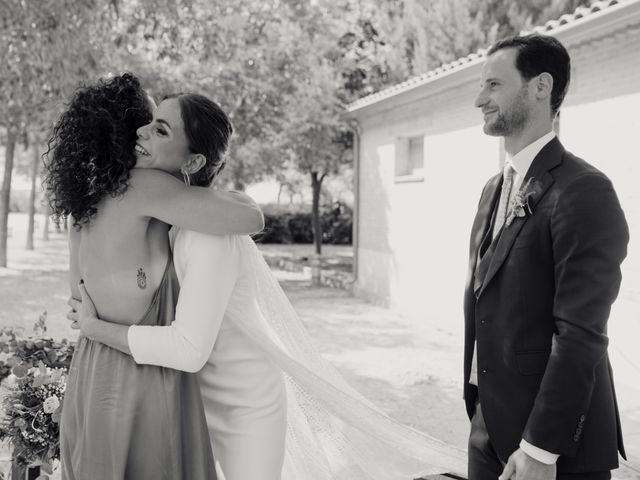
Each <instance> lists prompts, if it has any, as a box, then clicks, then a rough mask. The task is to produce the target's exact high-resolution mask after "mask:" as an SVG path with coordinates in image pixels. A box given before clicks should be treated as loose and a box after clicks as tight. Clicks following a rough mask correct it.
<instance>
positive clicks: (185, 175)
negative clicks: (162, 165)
mask: <svg viewBox="0 0 640 480" xmlns="http://www.w3.org/2000/svg"><path fill="white" fill-rule="evenodd" d="M180 172H182V180H184V183H185V185H186V186H187V187H188V186H190V185H191V177H190V176H189V174H188V173H187V172H186V170H185V169H184V168H182V169H180Z"/></svg>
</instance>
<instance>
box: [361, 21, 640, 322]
mask: <svg viewBox="0 0 640 480" xmlns="http://www.w3.org/2000/svg"><path fill="white" fill-rule="evenodd" d="M638 45H640V29H638V28H634V29H632V30H629V29H627V30H625V31H624V32H622V33H618V34H616V35H614V36H612V37H610V38H609V37H607V38H600V39H598V40H594V41H592V42H590V43H588V44H584V45H580V46H579V47H575V48H570V49H569V50H570V53H571V55H572V61H573V81H572V85H571V88H570V90H569V94H568V96H567V99H566V101H565V106H564V107H563V110H562V117H561V124H560V138H561V140H562V142H563V143H564V145H565V147H566V148H567V149H569V150H570V151H572V152H574V153H575V154H577V155H579V156H582V157H583V158H585V159H586V160H587V161H589V162H591V163H593V164H594V165H596V166H597V167H598V168H600V169H601V170H603V171H604V172H605V173H607V175H609V177H610V178H611V179H612V180H613V182H614V184H615V186H616V188H617V191H618V194H619V197H620V200H621V202H622V205H623V208H624V210H625V212H626V215H627V218H628V221H629V224H630V228H631V235H632V242H631V245H630V249H629V257H628V259H627V261H626V262H625V264H624V267H623V268H624V274H625V280H624V283H623V287H622V292H621V303H624V302H625V301H627V300H629V301H633V300H634V299H636V300H638V298H639V297H640V252H638V250H640V155H639V153H638V150H639V149H640V120H639V118H640V48H638ZM474 70H475V72H477V75H476V76H475V77H474V78H470V79H469V81H466V82H465V83H464V84H462V85H458V86H455V87H453V88H452V89H450V90H446V91H444V92H441V93H438V94H437V96H435V97H432V98H417V97H416V96H415V95H413V98H412V100H411V101H410V102H409V103H405V104H399V105H398V104H396V105H393V106H392V107H389V108H388V109H387V110H385V111H380V110H378V111H376V112H374V113H371V114H370V115H365V116H363V117H364V118H361V119H360V125H361V129H362V137H361V140H362V142H361V158H360V162H361V163H360V178H359V181H360V200H359V205H360V216H359V248H358V251H357V253H356V254H357V260H358V279H357V283H356V292H357V293H358V294H359V295H361V296H363V297H366V298H369V299H373V300H377V301H380V302H382V303H386V304H390V305H393V306H396V307H399V308H402V309H406V310H408V311H411V312H418V313H420V314H421V315H423V316H424V317H425V318H429V319H431V320H433V321H437V322H441V324H442V326H443V328H452V329H456V330H457V329H459V328H461V324H462V321H461V315H462V312H461V304H462V291H463V287H464V282H465V278H466V265H467V260H468V240H469V231H470V228H471V223H472V220H473V216H474V214H475V211H476V207H477V202H478V199H479V195H480V192H481V190H482V187H483V185H484V183H485V181H486V180H487V179H488V178H489V177H490V176H491V175H493V174H494V173H495V172H497V171H498V169H499V157H500V144H499V141H498V140H497V139H496V138H491V137H487V136H485V135H484V134H483V133H482V128H481V116H480V113H479V111H478V110H477V109H476V108H475V107H474V106H473V102H474V99H475V95H476V94H477V91H478V82H479V72H480V70H479V68H475V69H474ZM474 75H475V74H474ZM393 103H397V102H394V101H392V102H389V104H390V105H392V104H393ZM416 135H424V136H425V140H424V149H425V165H424V167H425V178H424V181H423V182H417V183H394V143H395V141H396V139H397V138H398V137H406V136H416ZM625 299H627V300H625Z"/></svg>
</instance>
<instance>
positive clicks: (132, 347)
mask: <svg viewBox="0 0 640 480" xmlns="http://www.w3.org/2000/svg"><path fill="white" fill-rule="evenodd" d="M182 234H183V238H182V239H179V240H178V242H177V243H176V246H175V252H174V256H175V257H176V261H180V260H181V259H182V261H183V262H184V276H183V278H182V280H181V287H180V296H179V298H178V305H177V307H176V317H175V320H174V321H173V322H172V323H171V325H169V326H162V327H161V326H142V325H134V326H131V327H129V326H126V325H118V324H114V323H110V322H105V321H102V320H99V319H97V316H96V314H95V309H92V305H87V306H86V307H85V303H87V302H88V303H90V299H89V298H88V296H87V295H86V294H84V293H83V304H82V306H81V307H79V308H78V309H79V311H80V315H79V323H80V328H81V330H82V332H83V333H84V334H85V335H86V336H87V337H88V338H90V339H92V340H95V341H98V342H101V343H104V344H106V345H109V346H110V347H112V348H116V349H118V350H120V351H122V352H124V353H127V354H129V355H132V356H133V358H134V359H135V361H136V363H139V364H148V365H159V366H162V367H168V368H173V369H176V370H183V371H187V372H197V371H198V370H200V369H201V368H202V367H203V366H204V364H205V363H206V362H207V360H208V359H209V356H210V355H211V350H212V349H213V345H214V343H215V341H216V337H217V335H218V331H219V329H220V325H221V323H222V319H223V317H224V313H225V311H226V309H227V305H228V303H229V299H230V298H231V294H232V292H233V288H234V286H235V283H236V279H237V278H238V270H239V263H240V256H239V252H238V246H237V238H236V237H231V236H226V237H222V236H211V235H203V234H200V233H197V232H182ZM178 257H180V258H178Z"/></svg>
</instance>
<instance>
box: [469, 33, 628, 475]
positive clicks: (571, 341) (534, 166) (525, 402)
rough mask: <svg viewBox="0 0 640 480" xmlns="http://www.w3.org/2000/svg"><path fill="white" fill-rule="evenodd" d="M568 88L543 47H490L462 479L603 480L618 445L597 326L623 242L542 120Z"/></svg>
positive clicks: (595, 176)
mask: <svg viewBox="0 0 640 480" xmlns="http://www.w3.org/2000/svg"><path fill="white" fill-rule="evenodd" d="M569 78H570V58H569V54H568V53H567V51H566V50H565V48H564V47H563V46H562V44H561V43H560V42H558V41H557V40H556V39H554V38H553V37H549V36H542V35H528V36H520V37H512V38H509V39H506V40H503V41H500V42H498V43H496V44H495V45H493V46H492V47H491V48H490V49H489V51H488V54H487V61H486V63H485V65H484V67H483V70H482V80H481V91H480V93H479V95H478V98H477V100H476V106H477V107H478V108H480V109H481V110H482V113H483V114H484V127H483V129H484V132H485V133H486V134H488V135H494V136H501V137H504V148H505V151H506V154H507V155H506V156H507V158H506V161H505V168H504V171H503V172H502V173H500V174H498V175H496V176H495V177H493V178H492V179H490V180H489V182H488V183H487V184H486V186H485V188H484V191H483V193H482V197H481V199H480V203H479V208H478V213H477V215H476V219H475V222H474V224H473V228H472V233H471V248H470V258H469V278H468V281H467V285H466V291H465V301H464V313H465V358H464V393H465V402H466V407H467V412H468V414H469V418H470V419H471V433H470V436H469V479H470V480H485V479H487V480H488V479H491V480H495V479H496V478H498V476H500V479H501V480H505V479H508V478H515V479H527V480H529V479H545V480H546V479H556V478H557V479H563V480H564V479H592V480H600V479H608V478H611V473H610V471H611V470H612V469H614V468H617V466H618V451H619V452H620V453H621V454H622V455H623V456H624V446H623V443H622V435H621V430H620V421H619V417H618V407H617V404H616V398H615V391H614V386H613V378H612V373H611V367H610V364H609V360H608V357H607V344H608V339H607V321H608V318H609V312H610V309H611V304H612V303H613V302H614V300H615V298H616V296H617V294H618V290H619V287H620V281H621V273H620V264H621V263H622V261H623V259H624V258H625V256H626V252H627V243H628V240H629V233H628V228H627V224H626V221H625V218H624V214H623V212H622V209H621V207H620V204H619V202H618V198H617V196H616V193H615V191H614V189H613V186H612V184H611V182H610V181H609V179H608V178H607V177H606V176H605V175H604V174H603V173H601V172H600V171H598V170H597V169H596V168H594V167H593V166H591V165H589V164H588V163H587V162H585V161H584V160H582V159H580V158H577V157H575V156H574V155H572V154H571V153H569V152H567V151H566V150H565V149H564V147H563V146H562V144H561V143H560V141H559V140H558V139H557V138H556V136H555V134H554V132H553V121H554V118H555V117H556V115H557V113H558V110H559V108H560V105H561V104H562V101H563V99H564V96H565V93H566V91H567V87H568V84H569Z"/></svg>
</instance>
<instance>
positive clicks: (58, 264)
mask: <svg viewBox="0 0 640 480" xmlns="http://www.w3.org/2000/svg"><path fill="white" fill-rule="evenodd" d="M13 220H14V223H15V224H16V225H17V224H18V223H20V220H21V219H20V218H14V219H13ZM20 230H21V229H20V228H17V227H16V228H15V229H14V232H18V233H14V236H13V238H12V239H11V243H10V248H11V249H10V254H9V255H10V258H9V260H10V263H9V268H8V269H2V268H0V305H1V306H2V307H1V309H0V325H23V326H25V328H28V329H30V328H31V325H32V323H33V322H34V321H35V320H36V319H37V318H38V315H39V314H40V313H41V312H42V311H43V310H45V309H46V310H47V311H48V317H49V320H48V324H49V328H50V333H51V335H52V336H53V337H56V338H62V337H67V338H69V337H72V336H73V335H72V334H71V333H70V331H69V330H68V329H67V321H66V320H65V318H64V316H65V312H66V306H65V304H64V303H65V301H66V298H67V295H68V293H67V292H68V288H67V284H66V265H67V257H66V243H65V239H64V235H63V234H54V235H52V239H51V240H50V241H49V242H48V243H46V244H45V243H43V242H38V243H37V245H36V248H37V250H36V251H35V252H27V251H25V250H24V249H23V242H24V240H23V238H21V234H20V233H19V231H20ZM269 248H272V249H273V248H276V247H269ZM277 275H278V278H279V279H280V281H281V282H282V284H283V286H284V288H285V290H286V291H287V293H288V295H289V297H290V298H291V301H292V302H293V304H294V306H295V308H296V310H297V311H298V313H299V314H300V316H301V318H302V320H303V322H304V323H305V325H306V326H307V328H308V329H309V331H310V332H311V334H312V336H313V338H314V339H315V340H316V341H317V344H318V346H319V348H320V350H321V351H322V353H323V354H324V355H325V356H326V357H327V358H328V359H329V360H330V361H332V362H333V363H334V364H335V365H336V366H337V367H338V368H339V369H340V370H341V371H342V373H343V374H344V375H345V377H346V378H347V379H348V380H349V381H350V382H351V383H352V384H353V385H354V386H355V387H356V388H357V389H358V390H360V391H361V392H362V393H363V394H364V395H366V396H367V397H369V398H370V399H371V400H372V401H373V402H374V403H376V404H377V405H379V406H380V407H381V408H382V409H383V410H385V411H386V412H387V413H388V414H389V415H391V416H392V417H394V418H396V419H397V420H399V421H401V422H403V423H406V424H408V425H411V426H413V427H415V428H418V429H420V430H423V431H425V432H428V433H430V434H431V435H433V436H436V437H439V438H441V439H444V440H446V441H448V442H450V443H452V444H454V445H457V446H459V447H465V445H466V436H467V433H468V420H467V419H466V416H465V413H464V406H463V402H462V399H461V388H460V375H461V371H462V363H461V351H462V339H461V338H459V336H456V335H455V334H453V333H451V332H447V331H443V330H441V329H439V328H438V327H437V326H434V325H429V324H427V323H426V322H424V321H421V319H416V318H411V317H408V316H405V315H402V314H400V313H398V312H395V311H390V310H387V309H384V308H381V307H377V306H373V305H370V304H367V303H365V302H363V301H362V300H359V299H356V298H353V297H352V296H351V295H350V294H349V293H348V292H345V291H342V290H336V289H330V288H318V287H312V286H311V283H310V280H309V278H307V277H306V276H305V275H304V274H301V273H289V272H277ZM614 360H615V359H614ZM617 361H618V363H619V364H621V363H622V362H624V360H623V359H617ZM614 367H616V364H615V363H614ZM633 368H634V367H633V365H631V366H629V367H627V368H626V369H625V368H622V369H621V370H623V372H624V375H623V377H624V380H625V381H623V382H618V383H619V385H618V390H619V391H618V394H619V397H620V403H621V410H622V415H623V426H624V431H625V438H626V441H627V447H628V453H629V454H630V457H631V458H630V460H631V461H630V466H631V467H633V468H634V469H635V470H632V469H631V468H629V467H625V468H622V469H620V470H618V471H617V472H616V473H615V477H614V478H618V479H623V478H624V479H630V478H636V479H637V478H640V385H638V383H640V382H635V381H633V380H630V378H634V377H633ZM628 371H631V373H628ZM629 375H631V377H629ZM628 377H629V378H628ZM635 378H640V376H638V377H635ZM5 455H6V452H5Z"/></svg>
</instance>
